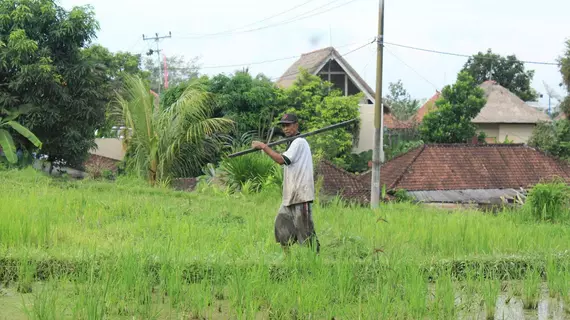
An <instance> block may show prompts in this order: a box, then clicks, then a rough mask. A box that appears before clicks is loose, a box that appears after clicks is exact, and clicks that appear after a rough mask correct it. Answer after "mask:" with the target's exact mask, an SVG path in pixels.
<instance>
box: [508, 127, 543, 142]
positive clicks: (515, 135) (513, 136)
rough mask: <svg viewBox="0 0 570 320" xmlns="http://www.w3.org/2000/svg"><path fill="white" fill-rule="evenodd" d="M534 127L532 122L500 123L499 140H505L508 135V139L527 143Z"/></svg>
mask: <svg viewBox="0 0 570 320" xmlns="http://www.w3.org/2000/svg"><path fill="white" fill-rule="evenodd" d="M534 127H535V125H534V124H501V126H500V127H499V130H500V133H499V139H500V142H503V141H505V138H507V136H508V139H509V140H513V142H515V143H528V140H529V139H530V137H531V136H532V131H533V130H534Z"/></svg>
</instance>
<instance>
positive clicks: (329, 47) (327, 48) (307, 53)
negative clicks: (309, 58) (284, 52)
mask: <svg viewBox="0 0 570 320" xmlns="http://www.w3.org/2000/svg"><path fill="white" fill-rule="evenodd" d="M326 50H330V51H333V50H335V51H336V49H335V48H334V47H332V46H328V47H325V48H321V49H316V50H313V51H309V52H305V53H302V54H301V56H306V55H310V54H313V53H317V52H320V51H326Z"/></svg>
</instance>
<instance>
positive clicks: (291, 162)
mask: <svg viewBox="0 0 570 320" xmlns="http://www.w3.org/2000/svg"><path fill="white" fill-rule="evenodd" d="M283 160H284V161H285V166H284V172H283V205H284V206H290V205H293V204H298V203H303V202H310V201H313V200H314V198H315V180H314V177H313V156H312V155H311V148H310V147H309V143H308V142H307V140H305V139H304V138H297V139H295V140H293V142H292V143H291V145H290V146H289V148H288V149H287V151H285V152H284V153H283Z"/></svg>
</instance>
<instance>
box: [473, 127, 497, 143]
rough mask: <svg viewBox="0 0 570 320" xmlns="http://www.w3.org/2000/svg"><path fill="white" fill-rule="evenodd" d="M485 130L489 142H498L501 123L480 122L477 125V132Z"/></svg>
mask: <svg viewBox="0 0 570 320" xmlns="http://www.w3.org/2000/svg"><path fill="white" fill-rule="evenodd" d="M481 131H483V132H484V133H485V134H486V135H487V139H486V141H487V143H496V142H499V141H498V139H499V136H500V134H499V132H500V130H499V125H498V124H486V123H485V124H478V125H477V133H479V132H481Z"/></svg>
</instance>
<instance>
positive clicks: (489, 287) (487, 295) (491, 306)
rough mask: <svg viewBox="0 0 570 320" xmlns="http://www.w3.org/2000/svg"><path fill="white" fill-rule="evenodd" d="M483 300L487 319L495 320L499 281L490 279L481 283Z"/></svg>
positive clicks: (499, 287) (499, 288)
mask: <svg viewBox="0 0 570 320" xmlns="http://www.w3.org/2000/svg"><path fill="white" fill-rule="evenodd" d="M481 286H482V289H483V298H484V301H485V310H486V318H487V319H495V311H496V308H497V299H498V298H499V293H500V291H501V281H500V280H499V279H495V278H491V279H487V280H484V281H482V283H481Z"/></svg>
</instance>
